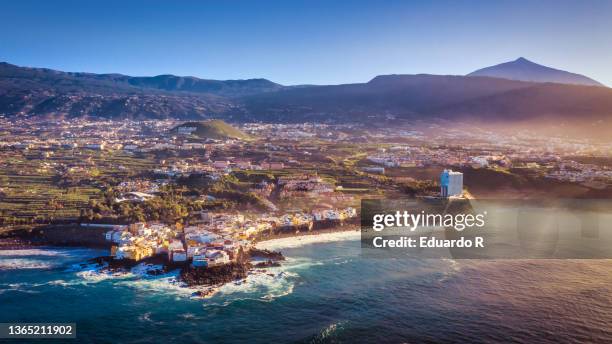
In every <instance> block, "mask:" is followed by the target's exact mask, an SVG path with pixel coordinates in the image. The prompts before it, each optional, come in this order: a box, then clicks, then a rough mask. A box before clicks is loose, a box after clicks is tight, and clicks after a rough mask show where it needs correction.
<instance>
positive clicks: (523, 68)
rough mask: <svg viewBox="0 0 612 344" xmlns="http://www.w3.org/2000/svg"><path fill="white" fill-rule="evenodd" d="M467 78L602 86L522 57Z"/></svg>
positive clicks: (591, 80)
mask: <svg viewBox="0 0 612 344" xmlns="http://www.w3.org/2000/svg"><path fill="white" fill-rule="evenodd" d="M467 76H488V77H493V78H504V79H510V80H521V81H532V82H554V83H560V84H570V85H586V86H603V85H602V84H601V83H599V82H597V81H595V80H593V79H591V78H588V77H586V76H584V75H580V74H576V73H570V72H566V71H564V70H560V69H555V68H550V67H546V66H542V65H540V64H537V63H534V62H531V61H529V60H527V59H526V58H524V57H519V58H518V59H516V60H514V61H510V62H505V63H501V64H498V65H495V66H491V67H486V68H482V69H479V70H476V71H474V72H472V73H470V74H468V75H467Z"/></svg>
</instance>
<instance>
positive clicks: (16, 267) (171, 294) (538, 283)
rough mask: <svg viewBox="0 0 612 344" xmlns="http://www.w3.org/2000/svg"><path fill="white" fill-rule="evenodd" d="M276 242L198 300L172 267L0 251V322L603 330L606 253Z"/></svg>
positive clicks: (528, 337)
mask: <svg viewBox="0 0 612 344" xmlns="http://www.w3.org/2000/svg"><path fill="white" fill-rule="evenodd" d="M283 240H284V241H282V240H281V241H279V242H278V244H277V246H276V247H274V248H276V249H280V250H282V252H283V254H284V255H285V256H286V257H287V261H286V262H285V263H284V264H283V266H282V267H280V268H271V269H270V270H269V271H267V272H261V273H258V274H255V275H252V276H250V277H249V278H247V280H246V281H244V282H243V283H240V284H229V285H226V286H224V287H222V288H220V290H219V291H218V292H217V293H216V294H215V295H214V296H212V297H211V298H206V299H202V298H197V297H193V296H192V294H193V290H190V289H189V288H185V287H182V286H181V285H180V284H179V283H178V282H177V281H176V274H173V273H170V274H167V275H161V276H148V275H143V274H141V273H139V271H138V270H135V271H133V273H130V274H126V275H109V274H102V273H99V272H97V271H95V270H92V269H88V268H85V269H83V268H81V267H80V266H79V265H78V263H80V262H83V261H85V260H86V259H87V258H91V257H94V256H98V255H103V254H106V253H107V252H105V251H101V250H92V249H74V248H35V249H26V250H13V251H0V322H74V323H76V324H77V331H76V332H77V339H76V340H64V341H69V342H71V343H72V342H74V343H94V342H96V343H97V342H105V343H108V342H112V343H152V342H155V343H164V342H167V343H171V342H180V343H216V342H222V343H271V342H274V343H355V342H366V343H381V342H384V343H386V342H390V343H406V342H408V343H415V342H431V343H433V342H477V343H478V342H482V343H485V342H486V343H491V342H504V343H508V342H522V343H531V342H536V341H537V342H544V343H563V342H568V343H569V342H611V341H612V327H611V326H610V325H609V324H610V323H612V273H610V272H611V271H612V261H609V260H522V261H521V260H507V261H471V260H470V261H468V260H459V261H454V260H437V259H432V260H425V259H401V258H395V259H372V258H367V257H365V256H362V255H361V249H360V243H359V241H358V240H356V238H353V237H350V238H349V237H347V238H344V240H340V241H324V242H320V241H318V240H316V239H314V240H302V241H299V242H298V243H297V244H296V243H295V241H294V243H293V244H287V243H290V242H291V240H286V239H283ZM0 341H2V340H0ZM12 342H15V341H12ZM28 342H32V340H28ZM41 342H48V340H41Z"/></svg>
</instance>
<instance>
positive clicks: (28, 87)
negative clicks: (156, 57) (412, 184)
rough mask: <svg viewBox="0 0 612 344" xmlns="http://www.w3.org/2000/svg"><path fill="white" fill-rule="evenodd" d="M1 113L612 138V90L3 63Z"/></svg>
mask: <svg viewBox="0 0 612 344" xmlns="http://www.w3.org/2000/svg"><path fill="white" fill-rule="evenodd" d="M0 116H5V117H11V116H43V117H45V118H46V117H64V118H74V117H84V116H87V117H102V118H114V119H118V118H134V119H161V118H178V119H183V120H196V121H198V120H206V119H210V118H222V119H226V120H231V121H263V122H305V121H311V122H329V123H334V122H347V121H353V122H371V121H372V120H379V119H385V118H396V119H404V120H414V119H425V120H430V119H452V120H455V119H470V120H477V121H481V122H504V123H506V124H508V123H510V122H512V123H514V122H517V121H521V122H525V121H534V120H537V121H540V120H550V119H553V120H554V121H555V123H565V122H568V123H569V122H573V123H569V124H568V126H575V125H576V124H578V125H581V124H587V125H591V126H593V125H595V126H596V129H597V130H599V131H605V130H606V129H609V128H610V127H612V124H611V121H612V89H610V88H607V87H593V86H583V85H570V84H562V83H537V82H526V81H519V80H510V79H504V78H494V77H489V76H486V77H485V76H451V75H427V74H417V75H381V76H377V77H375V78H373V79H372V80H371V81H369V82H366V83H355V84H341V85H328V86H299V87H291V86H289V87H287V86H281V85H278V84H275V83H272V82H270V81H267V80H264V79H250V80H234V81H232V80H227V81H215V80H204V79H198V78H192V77H176V76H172V75H162V76H156V77H130V76H125V75H120V74H91V73H66V72H60V71H53V70H49V69H40V68H25V67H17V66H14V65H10V64H6V63H0ZM594 123H595V124H594Z"/></svg>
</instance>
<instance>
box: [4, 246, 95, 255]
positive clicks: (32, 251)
mask: <svg viewBox="0 0 612 344" xmlns="http://www.w3.org/2000/svg"><path fill="white" fill-rule="evenodd" d="M100 251H101V250H95V249H90V248H29V249H16V250H0V257H57V256H63V257H93V256H95V255H96V254H98V253H100Z"/></svg>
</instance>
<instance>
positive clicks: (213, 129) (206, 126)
mask: <svg viewBox="0 0 612 344" xmlns="http://www.w3.org/2000/svg"><path fill="white" fill-rule="evenodd" d="M181 127H194V128H196V130H195V131H194V132H192V133H191V134H192V135H194V136H197V137H199V138H206V139H214V140H222V139H227V138H232V139H243V140H248V139H251V137H250V136H249V135H247V134H245V133H243V132H242V131H241V130H239V129H237V128H234V127H232V126H231V125H229V124H227V123H226V122H224V121H222V120H210V121H204V122H186V123H183V124H181V125H179V126H177V127H176V128H174V129H173V130H176V131H178V128H181Z"/></svg>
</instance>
